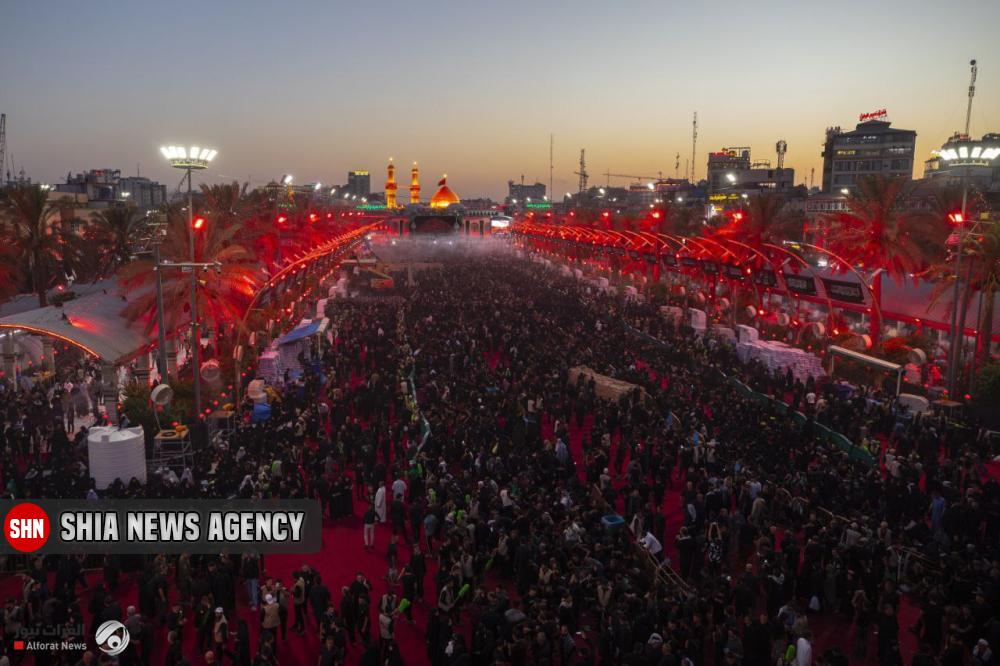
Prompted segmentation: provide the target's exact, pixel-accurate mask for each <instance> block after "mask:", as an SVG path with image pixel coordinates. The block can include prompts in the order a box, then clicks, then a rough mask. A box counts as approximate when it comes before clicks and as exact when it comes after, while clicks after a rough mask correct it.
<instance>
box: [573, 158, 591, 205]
mask: <svg viewBox="0 0 1000 666" xmlns="http://www.w3.org/2000/svg"><path fill="white" fill-rule="evenodd" d="M584 150H585V149H584V148H581V149H580V170H579V171H574V172H573V174H574V175H577V176H579V177H580V194H583V193H584V192H586V191H587V178H588V174H587V161H586V160H585V159H584Z"/></svg>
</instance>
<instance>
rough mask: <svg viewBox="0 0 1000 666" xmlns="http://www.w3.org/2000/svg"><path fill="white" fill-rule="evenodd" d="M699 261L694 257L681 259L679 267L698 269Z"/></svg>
mask: <svg viewBox="0 0 1000 666" xmlns="http://www.w3.org/2000/svg"><path fill="white" fill-rule="evenodd" d="M698 265H699V261H698V260H697V259H695V258H694V257H681V266H684V267H686V268H698Z"/></svg>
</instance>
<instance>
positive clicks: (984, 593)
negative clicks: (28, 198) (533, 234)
mask: <svg viewBox="0 0 1000 666" xmlns="http://www.w3.org/2000/svg"><path fill="white" fill-rule="evenodd" d="M386 251H387V252H388V251H389V249H388V248H386ZM392 251H393V252H395V253H396V254H397V255H398V256H396V257H394V259H395V260H404V261H405V260H427V259H432V260H434V261H437V262H440V264H441V266H440V268H439V269H436V270H435V269H429V270H424V271H421V272H418V273H416V274H415V275H414V283H413V284H405V283H404V281H400V284H398V285H397V287H396V290H397V294H396V296H397V298H385V299H366V300H360V301H357V302H352V301H350V300H345V301H338V302H337V303H336V305H335V306H332V307H331V310H330V315H331V330H332V333H331V342H330V343H329V344H323V345H321V346H318V347H316V348H314V349H312V350H310V352H309V354H308V355H309V356H311V357H312V359H314V360H315V361H317V362H314V363H312V362H311V363H308V364H306V367H307V368H309V370H307V372H306V373H305V374H304V375H303V376H301V377H299V378H295V379H294V380H290V381H289V382H288V383H287V385H285V386H283V387H281V388H280V400H277V401H273V402H272V405H271V408H272V411H271V415H270V417H269V418H268V419H267V420H266V421H265V422H262V423H251V422H250V421H251V419H250V413H251V409H250V408H251V405H250V403H249V401H248V402H247V403H245V404H244V405H241V406H240V412H241V417H242V418H241V419H240V422H241V425H240V427H238V428H237V429H235V430H234V431H233V432H232V433H231V434H230V435H229V436H228V437H226V438H223V439H221V440H219V441H218V443H216V444H213V445H212V446H206V447H204V448H202V449H201V450H199V451H198V453H197V455H196V458H195V464H194V465H193V467H192V468H190V469H186V470H184V471H183V473H181V474H179V475H170V476H167V477H162V478H161V477H158V476H154V477H151V478H150V480H149V482H148V484H147V485H145V486H143V485H141V484H139V483H138V482H136V481H127V480H122V482H121V483H117V484H115V485H114V486H112V487H111V488H109V489H107V490H106V491H101V492H100V493H96V492H95V489H94V488H93V486H92V484H91V482H90V479H89V475H88V474H87V470H86V465H85V460H86V456H85V454H83V453H82V452H81V450H80V447H79V446H74V445H73V443H72V442H71V441H70V439H69V437H68V436H67V434H66V429H65V427H62V428H60V427H53V426H52V422H54V421H56V414H57V411H56V410H55V409H54V404H55V402H56V399H55V398H54V396H46V395H45V394H44V392H42V391H41V389H39V390H38V391H36V392H35V393H32V394H23V393H22V394H21V395H19V396H18V397H16V398H15V399H14V400H12V401H8V406H7V408H6V409H5V413H4V418H5V425H4V429H3V433H2V435H0V437H2V439H0V446H2V449H3V454H2V455H3V461H2V462H3V467H2V473H3V479H2V480H3V482H4V487H5V488H6V496H7V497H17V498H21V497H46V498H54V497H74V498H81V497H87V496H97V495H98V494H99V496H100V497H119V498H130V497H157V498H199V497H240V498H246V499H252V498H267V497H282V498H314V499H316V500H318V501H320V502H321V503H322V506H323V509H324V512H325V515H326V520H327V524H328V525H346V526H348V527H349V528H350V529H351V531H352V533H353V534H356V539H357V544H358V545H359V547H360V548H363V552H368V553H371V552H378V553H380V554H384V565H383V566H382V567H381V569H379V570H372V569H371V567H370V566H367V567H366V566H362V567H361V568H360V570H359V571H357V572H356V573H355V572H353V571H352V572H351V573H350V574H349V575H347V574H344V575H343V579H335V580H333V579H330V577H329V575H328V574H327V575H324V572H325V570H326V569H328V568H329V567H326V566H324V564H325V563H324V560H325V559H326V558H331V559H332V558H337V557H338V551H336V550H330V551H329V552H324V553H320V554H319V556H318V560H314V561H313V562H312V564H303V565H301V566H296V567H294V568H293V570H292V571H291V572H290V573H289V574H288V575H286V576H285V577H284V580H282V579H281V576H278V575H275V571H276V570H277V569H278V567H277V566H276V564H275V560H276V559H277V558H279V557H288V556H267V557H266V558H265V557H260V556H253V555H247V556H243V557H235V556H227V555H225V554H223V555H219V556H213V557H206V556H187V555H183V556H178V557H168V556H162V555H161V556H156V557H148V558H144V557H137V556H133V557H125V556H122V557H116V556H108V557H106V558H104V559H103V561H102V562H100V563H99V566H100V567H101V571H100V574H99V575H94V574H87V573H86V571H87V569H88V565H90V564H93V563H89V562H87V561H85V560H82V559H80V558H74V557H48V558H34V559H29V560H27V573H26V574H23V575H22V577H21V578H20V579H18V580H20V581H23V587H22V588H21V590H19V591H18V593H17V594H15V595H11V596H10V598H9V599H8V600H7V604H6V607H5V611H4V620H5V641H4V650H5V657H4V658H6V659H9V660H11V661H13V662H16V661H17V660H18V659H20V658H21V657H23V655H19V654H17V653H16V652H15V651H13V650H12V647H11V646H12V645H13V641H14V640H15V639H16V638H17V637H18V636H22V635H24V629H25V628H26V627H29V628H30V627H36V628H37V627H40V626H60V627H65V628H66V631H72V628H73V627H79V626H86V627H87V630H88V632H89V635H90V636H92V635H93V632H92V629H93V627H96V626H97V623H99V622H100V621H103V620H105V619H118V620H120V621H122V622H124V623H125V625H126V626H127V627H128V628H129V629H130V633H131V634H132V635H133V636H134V637H139V639H138V640H135V641H134V644H133V645H130V647H129V650H128V652H127V653H126V654H124V655H122V656H120V657H119V658H118V660H119V663H125V664H136V663H142V664H153V663H160V662H162V663H165V664H167V665H168V666H174V665H176V664H183V663H190V664H203V663H206V664H217V663H218V664H222V663H233V664H237V665H239V666H246V665H248V664H254V665H257V664H261V665H264V664H277V663H289V662H288V661H286V658H287V657H286V655H289V654H292V655H296V658H297V657H298V656H301V654H302V653H301V651H300V650H298V649H297V648H296V647H295V646H294V645H293V644H294V643H295V642H296V641H298V642H300V643H301V644H303V645H305V644H308V645H309V646H310V647H309V648H308V650H309V656H310V658H312V659H315V660H317V663H318V664H319V665H320V666H327V665H332V664H340V663H351V664H355V663H358V664H365V665H375V664H402V663H407V664H409V663H430V664H433V665H434V666H452V665H455V666H458V665H465V664H473V665H476V664H514V665H522V664H523V665H527V664H541V665H544V664H552V665H557V664H558V665H561V666H562V665H569V664H634V665H649V666H654V665H655V666H660V665H664V666H671V665H676V666H681V665H688V664H690V665H700V664H747V665H750V666H752V665H754V664H759V665H765V664H797V665H799V666H807V665H809V664H812V663H820V662H823V663H827V664H831V665H836V664H847V663H884V664H903V663H912V664H915V665H919V666H926V665H928V664H937V663H940V664H944V665H948V666H951V665H957V664H967V663H972V664H977V665H978V664H989V663H993V657H992V650H993V649H994V648H995V647H996V646H998V645H1000V616H998V612H997V610H996V609H997V608H1000V555H998V545H1000V544H998V534H1000V529H998V528H1000V493H998V486H997V483H996V481H995V480H992V479H989V478H988V477H987V476H986V475H985V474H984V473H983V467H982V463H983V461H984V460H987V459H988V457H989V456H990V455H994V454H995V453H996V451H993V450H991V449H990V443H989V440H988V439H986V438H985V437H983V436H982V434H981V433H980V432H979V431H978V430H976V429H975V428H972V427H968V426H966V425H958V424H954V423H951V422H949V421H947V420H945V419H944V418H943V417H927V418H919V417H913V416H912V415H909V414H906V413H905V412H903V411H901V410H899V409H898V408H897V407H896V405H895V404H894V403H893V401H892V400H891V398H890V397H889V396H885V395H881V394H880V393H879V392H877V391H875V392H872V393H868V394H864V393H858V394H857V395H855V396H852V397H847V398H844V397H841V395H840V393H839V392H837V391H835V390H834V388H833V387H832V386H831V385H830V384H829V383H828V382H824V381H818V380H817V381H813V380H810V381H808V382H806V383H800V382H796V381H794V380H792V379H791V378H790V377H788V376H784V375H777V376H775V375H772V374H770V373H768V372H766V371H765V370H764V369H763V368H761V367H759V366H753V365H741V364H740V363H739V362H738V360H737V358H736V355H735V353H734V351H733V349H732V348H731V347H730V346H728V345H727V344H725V343H724V342H723V341H721V340H715V339H711V338H704V337H696V336H695V335H694V334H693V331H691V330H689V329H684V328H682V327H678V326H677V325H676V324H675V323H672V322H670V321H668V320H666V319H664V318H663V317H662V316H661V315H660V313H659V310H658V308H657V304H656V303H645V304H643V303H638V302H625V301H623V300H622V299H620V298H618V297H615V296H614V295H611V294H608V293H605V292H602V291H601V290H598V289H596V288H594V287H591V286H588V285H587V284H586V283H584V282H581V281H578V280H575V279H573V278H570V277H564V276H560V275H557V274H556V273H555V272H554V271H550V270H547V269H545V268H544V267H543V266H541V265H540V264H538V263H534V262H531V261H528V260H527V259H526V258H524V257H516V256H514V255H513V253H512V252H510V251H509V250H505V251H500V250H497V251H495V252H479V253H475V254H474V255H473V254H467V253H466V251H465V250H464V249H463V248H461V247H455V248H449V247H447V246H431V245H417V244H414V245H413V246H409V247H408V246H406V245H405V244H400V245H399V246H396V247H394V249H393V250H392ZM581 366H586V367H587V368H589V369H590V370H589V374H587V373H577V374H576V379H575V380H571V379H570V376H571V372H570V371H571V369H573V368H579V367H581ZM601 377H609V378H613V379H615V380H618V381H619V382H625V383H627V384H628V385H631V388H630V389H629V390H626V391H623V392H621V393H620V394H619V396H618V397H617V399H612V400H608V399H606V398H604V397H600V396H599V389H600V387H599V383H600V382H601ZM737 379H738V380H740V381H741V382H742V383H743V384H745V385H748V386H750V387H752V388H754V389H755V390H756V391H758V392H760V393H765V394H768V395H771V396H774V397H776V398H778V399H780V400H782V401H785V402H788V403H789V404H790V405H791V406H792V408H793V409H794V410H799V411H801V412H802V413H803V414H804V416H805V418H804V419H803V420H797V419H794V418H792V411H793V409H789V410H779V409H776V407H775V403H773V402H769V401H759V400H755V399H753V398H752V397H751V396H748V395H747V394H746V393H745V392H741V391H740V390H739V389H738V386H737V384H736V383H735V382H734V380H737ZM8 395H9V394H8ZM11 405H13V406H11ZM46 422H48V424H49V425H48V426H42V428H41V429H39V427H38V424H39V423H46ZM816 424H823V425H826V426H828V427H830V428H833V429H835V430H838V431H840V432H842V433H844V434H845V435H847V436H848V437H849V438H851V439H852V440H853V441H859V442H860V441H862V440H864V441H868V442H876V443H877V445H876V446H875V447H874V448H875V449H876V450H877V451H878V453H879V456H878V458H879V462H878V464H877V465H874V466H870V465H866V464H864V463H863V462H861V461H857V460H853V459H852V458H851V457H850V456H848V455H847V453H846V452H844V451H843V450H841V449H838V448H837V445H836V444H835V443H831V442H829V441H828V440H827V439H824V438H822V437H820V436H818V433H817V432H816ZM47 428H48V429H47ZM60 430H61V434H56V433H57V432H59V431H60ZM23 432H40V433H41V434H40V435H39V437H41V438H43V439H45V438H46V437H47V438H48V440H50V441H47V442H46V445H45V446H39V447H34V448H33V446H28V447H25V446H24V445H22V444H18V442H19V441H20V438H23V436H24V435H23V434H21V433H23ZM46 433H49V434H48V435H46ZM76 436H77V437H79V435H76ZM76 444H79V440H78V441H77V442H76ZM36 449H37V450H38V451H39V453H38V454H37V455H35V450H36ZM43 454H44V455H43ZM25 470H29V471H28V473H27V474H25V473H23V472H24V471H25ZM32 472H34V473H33V474H32ZM29 474H30V477H29ZM369 561H370V560H365V562H369ZM341 564H342V565H343V564H346V563H341ZM348 566H349V565H348ZM343 568H344V567H343V566H340V567H338V568H337V569H336V570H338V571H339V570H341V569H343ZM366 568H367V570H366ZM88 575H89V578H88ZM127 581H135V586H134V587H133V586H130V585H129V584H128V583H127ZM88 585H89V586H88ZM4 589H9V586H8V587H6V588H4ZM123 590H127V592H123ZM831 627H849V629H848V630H843V631H831V630H830V628H831ZM906 634H913V635H914V640H913V641H910V643H911V644H912V645H914V646H915V647H914V649H912V650H903V649H902V645H903V644H904V643H906V642H907V641H906V640H905V635H906ZM417 638H419V639H420V640H419V651H417V650H415V649H414V647H415V643H417V642H418V641H417V640H416V639H417ZM904 652H909V654H906V655H905V659H904ZM33 658H34V659H35V660H36V661H37V662H38V663H44V662H45V660H46V659H48V660H49V662H48V663H77V662H78V661H79V662H80V663H85V664H89V663H94V662H97V661H99V660H100V659H101V658H102V657H101V655H100V654H99V653H96V652H88V653H86V654H75V655H72V656H67V655H58V654H54V655H46V656H44V657H43V656H40V655H33Z"/></svg>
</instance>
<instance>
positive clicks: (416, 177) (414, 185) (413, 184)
mask: <svg viewBox="0 0 1000 666" xmlns="http://www.w3.org/2000/svg"><path fill="white" fill-rule="evenodd" d="M410 203H411V204H418V203H420V169H418V168H417V163H416V162H414V163H413V168H412V169H410Z"/></svg>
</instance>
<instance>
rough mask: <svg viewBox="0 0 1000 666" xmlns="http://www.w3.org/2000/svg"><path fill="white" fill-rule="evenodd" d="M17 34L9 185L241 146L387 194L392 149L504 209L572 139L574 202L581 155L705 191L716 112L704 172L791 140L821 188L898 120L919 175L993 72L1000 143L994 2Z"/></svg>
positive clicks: (493, 10) (549, 9)
mask: <svg viewBox="0 0 1000 666" xmlns="http://www.w3.org/2000/svg"><path fill="white" fill-rule="evenodd" d="M3 21H4V28H5V29H4V30H3V39H2V40H0V112H3V113H6V114H7V134H8V166H7V168H10V169H11V170H12V171H14V172H16V171H17V170H18V169H20V168H22V167H23V168H24V169H25V171H26V172H27V174H28V175H29V176H30V177H31V178H32V179H34V180H36V181H40V182H49V183H56V182H62V181H63V180H64V179H65V177H66V174H67V172H73V173H76V172H79V171H84V170H87V169H91V168H115V169H121V170H122V173H123V175H126V174H127V175H135V172H136V165H137V164H138V165H139V170H140V172H141V174H142V175H143V176H147V177H150V178H153V179H156V180H159V181H160V182H162V183H165V184H166V185H167V186H168V189H171V190H172V189H173V188H175V187H176V184H177V181H178V179H179V177H178V174H176V173H175V172H171V170H170V168H169V167H168V166H167V165H166V164H165V163H164V162H163V160H162V158H161V156H160V154H159V150H158V148H159V146H160V145H163V144H170V143H181V144H185V145H202V146H211V147H213V148H216V149H218V150H219V156H218V158H217V160H216V161H215V163H214V165H213V167H212V168H211V169H210V170H208V171H207V172H204V173H202V174H199V176H200V178H201V180H202V181H204V182H225V181H229V180H238V181H240V182H245V181H249V182H250V184H251V186H255V185H260V184H262V183H265V182H267V181H268V180H271V179H275V178H278V177H279V176H280V175H281V174H283V173H291V174H293V175H294V176H295V179H296V182H297V183H305V182H315V181H320V182H323V183H327V184H343V183H345V182H346V180H347V172H348V171H349V170H351V169H367V170H369V171H371V174H372V189H373V190H374V191H379V190H381V189H382V184H383V182H384V174H385V171H384V167H385V164H386V163H387V161H388V158H389V157H390V156H392V157H394V158H395V161H396V163H397V164H398V165H400V166H402V167H404V168H405V167H408V165H409V164H410V163H411V162H412V161H414V160H416V161H418V162H419V163H420V167H421V179H422V182H423V184H424V195H425V197H426V196H429V195H430V194H431V193H433V183H435V182H437V179H438V178H440V176H441V174H442V173H447V174H448V176H449V180H448V182H449V185H451V186H452V187H453V188H454V189H455V191H456V192H457V193H458V194H459V195H460V196H462V197H464V198H474V197H480V196H492V197H494V198H500V197H502V196H503V195H504V194H505V192H506V183H507V180H508V179H514V180H515V181H519V180H520V177H521V175H522V174H523V175H524V178H525V181H526V182H529V183H530V182H535V181H536V180H538V181H540V182H543V183H546V185H547V184H548V181H549V135H550V133H552V134H554V136H555V159H554V165H555V171H554V181H555V187H554V188H553V192H550V196H552V197H553V198H556V199H559V198H561V197H562V196H563V195H564V194H565V193H566V192H567V191H576V184H577V178H576V176H574V175H573V172H574V171H575V170H576V169H577V162H578V160H579V152H580V149H581V148H586V151H587V166H588V171H589V172H590V176H591V181H590V182H591V184H603V183H605V182H606V181H605V177H604V176H603V173H604V172H605V171H609V170H610V171H611V172H614V173H624V174H637V175H656V174H657V173H658V172H662V173H663V176H664V177H672V176H673V175H674V174H675V170H674V165H675V155H676V154H677V153H679V154H680V170H679V173H680V175H681V176H683V175H684V170H685V161H686V160H689V159H690V155H691V117H692V113H693V112H694V111H695V110H697V111H698V120H699V129H698V154H697V160H696V164H695V169H696V173H697V175H698V176H699V177H700V178H704V177H705V169H706V162H707V153H708V152H709V151H713V150H718V149H720V148H722V147H723V146H750V147H751V149H752V154H753V157H754V159H769V160H771V161H772V163H773V162H774V161H775V151H774V144H775V142H776V141H778V140H779V139H784V140H785V141H787V142H788V153H787V156H786V166H788V167H791V168H794V169H795V170H796V182H797V183H808V181H809V172H810V169H812V168H815V170H816V175H815V184H816V185H817V186H818V185H819V184H820V182H821V174H822V158H821V157H820V151H821V150H822V142H823V137H824V131H825V129H826V128H827V127H828V126H835V125H840V126H841V127H844V128H845V129H846V128H853V127H854V125H855V124H856V123H857V119H858V115H859V114H861V113H864V112H869V111H873V110H876V109H882V108H884V109H887V111H888V113H889V119H890V120H891V121H892V122H893V125H894V126H897V127H902V128H906V129H914V130H916V132H917V148H916V160H915V161H916V163H915V165H914V172H913V175H914V177H918V178H919V177H920V176H921V175H922V172H923V164H922V162H923V160H924V159H926V158H927V157H930V151H931V150H933V149H935V148H937V147H939V146H940V145H941V143H942V142H944V141H945V140H946V139H947V138H948V137H949V136H950V135H951V134H952V133H953V132H955V131H957V130H960V129H961V128H962V126H963V124H964V118H965V104H966V100H967V96H966V89H967V85H968V75H969V69H968V62H969V60H970V59H972V58H976V59H977V60H978V61H979V65H980V67H979V79H978V81H977V93H976V98H975V103H974V110H973V117H972V128H971V129H972V134H973V135H974V136H980V135H982V134H983V133H986V132H991V131H1000V44H998V40H997V36H996V34H995V32H996V26H997V25H1000V3H997V2H995V0H958V1H956V2H952V3H935V4H933V5H932V6H927V5H926V4H925V3H919V4H917V3H912V2H903V1H900V0H890V1H887V2H881V3H877V4H875V3H869V2H859V1H856V0H848V1H846V2H841V3H838V4H837V5H836V11H835V12H833V11H831V10H829V9H827V8H825V7H822V6H821V5H818V4H816V3H802V2H792V1H790V0H776V1H774V2H769V3H742V2H735V1H730V0H722V1H721V2H716V3H712V4H711V5H709V6H704V5H702V4H700V3H690V4H685V5H677V4H674V3H663V2H625V3H598V2H591V1H581V2H577V3H573V4H572V5H565V4H563V3H560V4H559V5H557V4H556V3H538V2H533V3H529V2H526V1H521V0H513V1H511V2H505V3H502V4H501V3H476V2H473V3H447V2H442V1H439V0H430V1H428V2H423V3H412V2H410V3H401V2H397V1H395V0H388V1H387V2H383V3H379V4H377V5H366V4H365V3H351V4H345V5H340V4H333V3H328V2H319V1H317V2H300V3H285V4H281V5H279V4H272V3H266V2H260V1H256V0H250V1H248V2H241V3H235V2H217V3H195V2H191V1H189V0H181V1H179V2H174V3H162V4H161V3H156V4H149V5H146V4H139V5H136V4H134V3H133V4H126V3H121V2H103V3H93V4H91V5H87V6H85V7H82V6H81V5H79V4H78V3H69V2H51V3H10V4H9V5H8V6H6V7H5V9H4V14H3ZM12 161H13V167H11V162H12ZM196 178H198V176H196ZM628 183H629V181H628V180H625V179H617V180H615V179H612V184H619V185H627V184H628Z"/></svg>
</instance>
